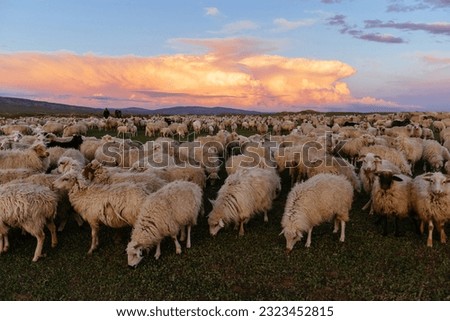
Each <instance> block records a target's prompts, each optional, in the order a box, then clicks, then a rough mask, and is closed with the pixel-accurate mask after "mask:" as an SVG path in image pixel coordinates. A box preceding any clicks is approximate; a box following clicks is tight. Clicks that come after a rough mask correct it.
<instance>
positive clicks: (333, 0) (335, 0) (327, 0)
mask: <svg viewBox="0 0 450 321" xmlns="http://www.w3.org/2000/svg"><path fill="white" fill-rule="evenodd" d="M341 1H342V0H320V2H322V3H325V4H332V3H339V2H341Z"/></svg>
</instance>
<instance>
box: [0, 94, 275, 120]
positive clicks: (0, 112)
mask: <svg viewBox="0 0 450 321" xmlns="http://www.w3.org/2000/svg"><path fill="white" fill-rule="evenodd" d="M103 110H104V108H95V107H85V106H76V105H67V104H60V103H53V102H47V101H39V100H32V99H25V98H15V97H2V96H0V116H15V115H45V114H53V115H102V113H103ZM108 110H109V111H110V112H111V113H112V114H113V113H114V111H115V110H120V111H122V115H123V116H128V115H141V116H143V115H169V116H170V115H195V114H197V115H221V114H236V115H237V114H239V115H260V114H268V113H265V112H258V111H254V110H244V109H237V108H229V107H219V106H217V107H203V106H174V107H166V108H158V109H145V108H141V107H125V108H108Z"/></svg>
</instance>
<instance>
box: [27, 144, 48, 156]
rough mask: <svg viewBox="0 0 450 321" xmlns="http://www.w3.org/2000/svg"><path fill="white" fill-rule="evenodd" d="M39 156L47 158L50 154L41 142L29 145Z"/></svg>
mask: <svg viewBox="0 0 450 321" xmlns="http://www.w3.org/2000/svg"><path fill="white" fill-rule="evenodd" d="M31 148H32V149H33V150H34V152H35V153H36V155H38V157H39V158H47V157H48V156H49V155H50V154H49V153H48V151H47V148H45V146H44V145H43V144H36V145H34V146H33V147H31Z"/></svg>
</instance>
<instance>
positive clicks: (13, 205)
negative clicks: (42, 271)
mask: <svg viewBox="0 0 450 321" xmlns="http://www.w3.org/2000/svg"><path fill="white" fill-rule="evenodd" d="M57 203H58V197H57V195H56V193H54V192H53V191H51V190H50V189H49V188H48V187H45V186H42V185H36V184H23V183H14V182H11V183H8V184H4V185H1V186H0V253H2V252H6V251H8V249H9V240H8V230H9V228H10V227H21V228H22V229H23V230H25V231H26V232H28V233H30V234H31V235H33V236H34V237H35V238H36V240H37V245H36V249H35V252H34V256H33V262H36V261H37V260H38V259H39V258H40V257H41V255H42V248H43V245H44V239H45V233H44V226H47V227H48V229H49V230H50V232H51V236H52V247H55V246H56V245H57V243H58V239H57V236H56V226H55V224H54V222H53V220H54V218H55V216H56V209H57Z"/></svg>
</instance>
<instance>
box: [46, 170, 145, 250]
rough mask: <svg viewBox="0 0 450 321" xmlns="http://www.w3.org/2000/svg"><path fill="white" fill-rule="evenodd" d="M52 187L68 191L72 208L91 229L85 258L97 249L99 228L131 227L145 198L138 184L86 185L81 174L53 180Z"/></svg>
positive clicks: (142, 188)
mask: <svg viewBox="0 0 450 321" xmlns="http://www.w3.org/2000/svg"><path fill="white" fill-rule="evenodd" d="M53 186H54V187H55V188H58V189H61V190H65V191H68V194H69V200H70V203H71V204H72V207H73V208H74V209H75V211H76V212H77V213H78V214H79V215H80V216H81V217H82V218H83V220H85V221H86V222H87V223H88V224H89V226H90V227H91V237H92V240H91V247H90V248H89V252H88V254H92V252H93V251H94V250H95V249H96V248H97V247H98V244H99V241H98V230H99V225H100V224H104V225H106V226H109V227H112V228H120V227H125V226H132V225H134V223H135V221H136V218H137V215H138V213H139V210H140V208H141V203H142V201H143V200H144V199H145V197H146V196H148V195H149V193H148V192H147V191H146V190H145V188H144V187H143V186H142V185H140V184H130V183H118V184H112V185H103V184H91V185H88V183H87V181H86V180H85V179H84V178H83V177H82V176H81V174H79V173H76V172H73V171H72V172H68V173H66V174H64V175H63V176H61V177H60V178H58V179H57V180H55V182H54V183H53Z"/></svg>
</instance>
